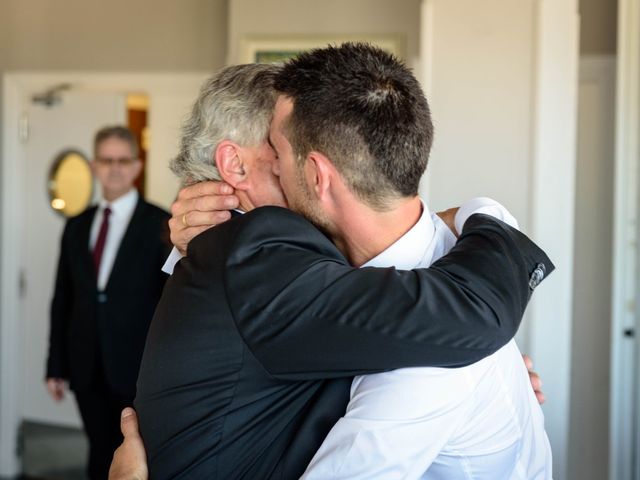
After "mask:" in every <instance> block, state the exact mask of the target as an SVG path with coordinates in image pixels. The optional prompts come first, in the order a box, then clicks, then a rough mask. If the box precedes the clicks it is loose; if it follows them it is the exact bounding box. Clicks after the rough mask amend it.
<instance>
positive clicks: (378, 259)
mask: <svg viewBox="0 0 640 480" xmlns="http://www.w3.org/2000/svg"><path fill="white" fill-rule="evenodd" d="M420 201H421V202H422V215H421V216H420V219H419V220H418V222H417V223H416V224H415V225H414V226H413V227H411V229H410V230H409V231H408V232H407V233H405V234H404V235H403V236H402V237H400V238H399V239H398V240H396V242H394V243H393V244H392V245H390V246H389V247H388V248H387V249H386V250H383V251H382V252H381V253H380V254H378V255H377V256H375V257H373V258H372V259H371V260H369V261H368V262H367V263H365V264H364V265H363V267H392V266H393V267H396V268H397V269H398V270H411V269H413V268H415V267H416V266H417V265H418V264H419V263H420V262H421V261H422V259H423V257H424V255H425V252H426V250H427V249H428V248H429V245H430V244H431V241H432V240H433V238H434V235H435V226H434V224H433V220H432V218H431V213H430V212H429V209H428V208H427V205H426V204H425V203H424V201H422V200H420Z"/></svg>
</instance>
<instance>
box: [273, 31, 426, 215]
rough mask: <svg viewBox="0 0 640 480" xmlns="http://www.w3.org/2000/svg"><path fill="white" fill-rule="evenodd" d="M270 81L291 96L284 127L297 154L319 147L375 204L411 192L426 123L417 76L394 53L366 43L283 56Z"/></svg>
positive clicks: (420, 167)
mask: <svg viewBox="0 0 640 480" xmlns="http://www.w3.org/2000/svg"><path fill="white" fill-rule="evenodd" d="M275 89H276V90H277V91H278V92H279V93H281V94H283V95H285V96H286V97H289V98H290V99H291V100H292V101H293V112H292V114H291V117H290V118H289V122H288V124H287V125H286V126H285V128H286V133H287V135H288V137H289V140H290V142H291V145H292V147H293V151H294V154H295V155H296V157H297V158H298V161H300V162H302V161H303V159H304V158H305V157H306V155H307V154H308V153H309V152H310V151H313V150H315V151H319V152H321V153H323V154H325V155H327V156H328V157H329V158H330V159H331V160H332V161H333V162H334V164H335V166H336V168H337V169H338V170H339V171H340V173H341V174H342V175H343V176H344V178H345V180H346V181H347V183H348V185H349V186H350V188H351V189H352V190H353V191H354V193H356V194H357V195H358V196H359V197H360V198H361V199H363V200H364V201H366V202H367V203H368V204H369V205H370V206H372V207H373V208H376V209H379V210H384V209H387V208H388V207H389V202H390V200H393V199H397V198H399V197H407V196H413V195H417V193H418V186H419V183H420V178H421V177H422V175H423V173H424V171H425V169H426V167H427V162H428V159H429V151H430V150H431V143H432V141H433V124H432V122H431V113H430V110H429V104H428V103H427V99H426V98H425V96H424V94H423V92H422V88H421V87H420V84H419V82H418V80H416V78H415V77H414V75H413V74H412V73H411V71H410V70H409V68H407V67H406V66H405V65H404V64H403V63H402V62H401V61H400V60H398V59H397V58H396V57H395V56H393V55H391V54H390V53H387V52H385V51H383V50H381V49H379V48H377V47H374V46H372V45H369V44H366V43H352V42H348V43H344V44H342V45H340V46H329V47H327V48H322V49H316V50H311V51H309V52H305V53H302V54H300V55H299V56H298V57H295V58H293V59H292V60H290V61H288V62H287V63H286V64H285V66H284V68H283V69H282V71H281V72H280V74H278V75H277V77H276V80H275Z"/></svg>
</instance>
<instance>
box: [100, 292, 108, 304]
mask: <svg viewBox="0 0 640 480" xmlns="http://www.w3.org/2000/svg"><path fill="white" fill-rule="evenodd" d="M98 303H107V294H106V293H104V292H100V293H99V294H98Z"/></svg>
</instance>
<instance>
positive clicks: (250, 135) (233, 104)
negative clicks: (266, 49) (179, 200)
mask: <svg viewBox="0 0 640 480" xmlns="http://www.w3.org/2000/svg"><path fill="white" fill-rule="evenodd" d="M280 70H281V67H280V66H279V65H267V64H245V65H234V66H231V67H226V68H223V69H222V70H220V71H219V72H218V73H217V74H216V75H214V76H213V77H211V78H210V79H209V80H207V81H206V82H205V84H204V85H203V86H202V88H201V90H200V94H199V95H198V99H197V100H196V102H195V103H194V105H193V109H192V111H191V115H190V116H189V117H188V118H187V120H186V121H185V122H184V124H183V126H182V137H181V139H180V153H179V154H178V156H177V157H176V158H175V159H173V160H172V161H171V165H170V167H171V170H172V171H173V173H175V174H176V175H177V176H178V177H180V179H181V180H182V182H183V183H184V184H189V183H194V182H199V181H202V180H220V173H219V172H218V168H217V167H216V164H215V160H214V154H215V149H216V147H217V146H218V144H219V143H220V142H222V141H223V140H229V141H232V142H235V143H237V144H238V145H240V146H256V145H259V144H260V143H261V142H263V141H264V140H265V139H266V138H267V136H268V134H269V123H270V122H271V118H272V116H273V109H274V107H275V101H276V92H275V90H274V89H273V80H274V77H275V75H276V74H277V73H278V72H279V71H280Z"/></svg>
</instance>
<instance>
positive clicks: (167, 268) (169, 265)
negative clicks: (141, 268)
mask: <svg viewBox="0 0 640 480" xmlns="http://www.w3.org/2000/svg"><path fill="white" fill-rule="evenodd" d="M181 258H182V254H181V253H180V252H179V251H178V249H177V248H176V247H173V250H171V253H170V254H169V256H168V257H167V259H166V260H165V262H164V265H162V271H163V272H164V273H166V274H169V275H173V268H174V267H175V266H176V263H178V262H179V261H180V259H181Z"/></svg>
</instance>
